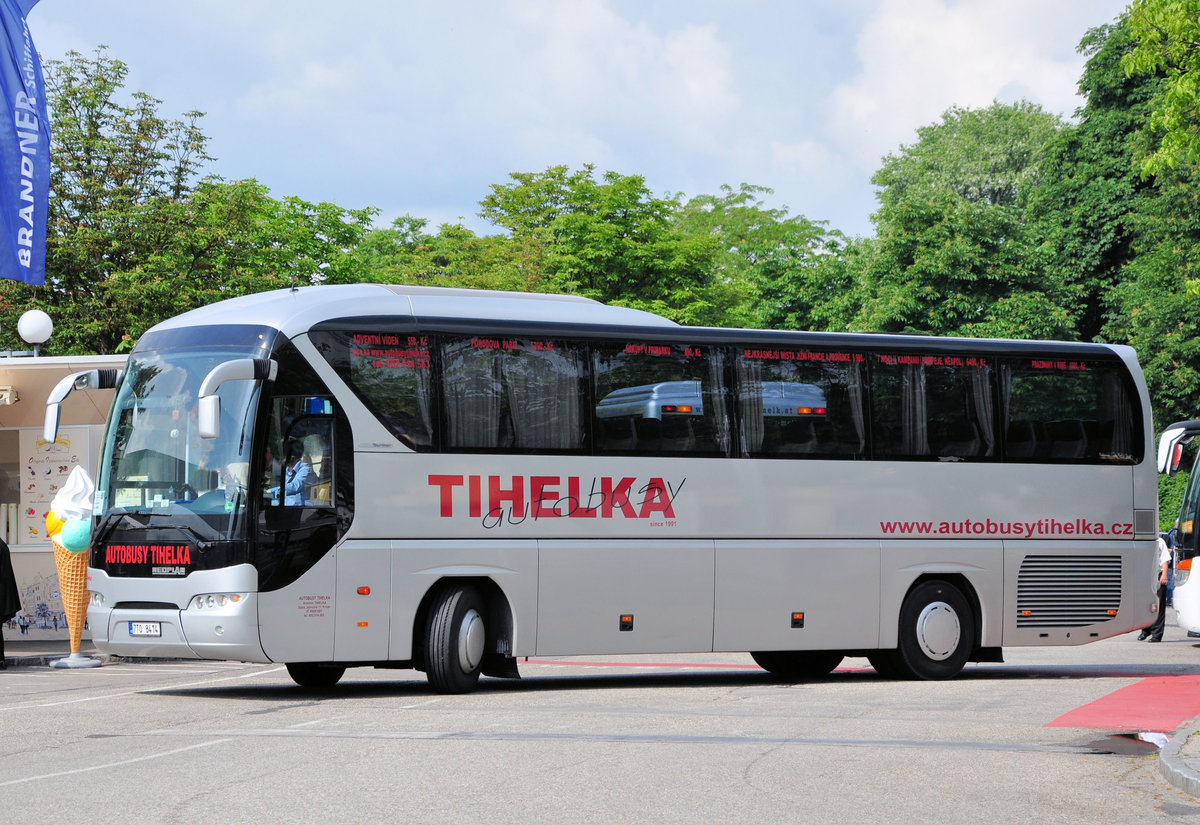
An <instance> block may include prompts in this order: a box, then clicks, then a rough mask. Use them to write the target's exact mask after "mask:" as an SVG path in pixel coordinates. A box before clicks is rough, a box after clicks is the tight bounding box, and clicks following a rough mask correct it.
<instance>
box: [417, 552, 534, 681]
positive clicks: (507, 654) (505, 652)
mask: <svg viewBox="0 0 1200 825" xmlns="http://www.w3.org/2000/svg"><path fill="white" fill-rule="evenodd" d="M466 586H473V587H475V588H476V589H478V590H479V592H480V594H481V595H482V596H483V600H484V604H485V605H486V606H487V609H486V612H485V615H484V622H485V625H484V627H485V629H486V631H487V641H486V647H485V649H484V660H483V672H484V673H485V674H487V675H489V676H515V675H516V673H515V664H512V662H513V660H512V650H513V636H514V629H515V622H514V620H513V610H512V604H511V603H510V602H509V599H508V595H507V594H505V592H504V589H503V588H502V587H500V585H498V584H497V583H496V582H495V580H494V579H491V578H489V577H488V576H442V577H441V578H439V579H438V580H437V581H435V582H434V583H433V584H431V585H430V586H429V587H428V588H427V589H426V590H425V595H424V596H422V597H421V601H420V603H419V604H418V605H417V611H416V613H415V614H414V616H413V623H412V663H413V667H414V668H415V669H416V670H423V669H424V661H425V624H426V622H428V620H429V613H430V611H431V610H432V609H433V603H434V600H435V598H436V597H437V596H438V594H439V593H441V592H443V591H444V590H446V589H447V588H450V587H466ZM510 666H511V670H512V671H513V672H511V673H510V672H508V671H509V669H510Z"/></svg>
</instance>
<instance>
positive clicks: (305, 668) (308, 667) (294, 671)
mask: <svg viewBox="0 0 1200 825" xmlns="http://www.w3.org/2000/svg"><path fill="white" fill-rule="evenodd" d="M287 672H288V676H291V677H292V681H293V682H295V683H296V684H298V685H299V686H300V687H306V688H331V687H333V686H334V685H336V684H337V683H338V680H339V679H341V678H342V674H344V673H345V672H346V668H344V667H338V666H335V665H323V664H320V663H317V662H289V663H288V666H287Z"/></svg>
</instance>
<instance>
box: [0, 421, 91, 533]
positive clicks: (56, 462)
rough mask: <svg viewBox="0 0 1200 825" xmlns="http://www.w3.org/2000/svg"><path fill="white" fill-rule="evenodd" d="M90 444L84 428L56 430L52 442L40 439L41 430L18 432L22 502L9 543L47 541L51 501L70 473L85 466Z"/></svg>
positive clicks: (86, 430) (60, 428) (11, 530)
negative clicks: (48, 513) (19, 433)
mask: <svg viewBox="0 0 1200 825" xmlns="http://www.w3.org/2000/svg"><path fill="white" fill-rule="evenodd" d="M89 442H90V438H89V434H88V428H87V427H59V429H58V438H57V439H55V441H54V442H53V443H51V442H48V441H46V440H45V439H44V438H42V431H41V430H21V441H20V448H21V452H20V456H21V458H20V460H21V503H20V507H19V510H18V513H17V518H16V520H15V522H16V523H15V530H13V529H11V528H10V530H9V541H14V540H15V541H16V542H17V543H18V544H31V543H38V542H45V541H49V540H50V538H49V536H47V535H46V513H47V512H48V511H49V510H50V502H51V501H53V500H54V496H55V494H56V493H58V491H59V490H61V489H62V487H63V485H65V484H66V483H67V476H69V475H70V474H71V470H73V469H74V468H75V467H76V466H79V465H83V466H84V467H85V468H86V467H87V456H88V454H89V453H88V450H89V449H90V447H89ZM11 524H12V519H11V517H10V525H11ZM14 532H15V535H14Z"/></svg>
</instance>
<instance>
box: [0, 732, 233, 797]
mask: <svg viewBox="0 0 1200 825" xmlns="http://www.w3.org/2000/svg"><path fill="white" fill-rule="evenodd" d="M229 741H230V740H229V739H213V740H212V741H211V742H201V743H199V744H197V745H188V746H187V747H184V748H176V749H175V750H171V751H163V752H161V753H148V754H146V755H145V756H138V757H136V758H134V759H122V760H121V761H119V762H107V763H105V764H103V765H89V766H87V767H86V768H75V769H74V770H69V771H57V772H55V773H43V774H39V775H38V776H26V777H25V778H23V779H9V780H8V781H7V782H0V788H4V787H7V786H9V785H20V784H22V783H24V782H37V781H38V780H40V779H57V778H58V777H60V776H73V775H75V774H79V773H90V772H91V771H103V770H108V769H109V768H120V767H122V766H124V765H133V764H136V763H138V762H145V761H147V760H149V759H162V758H163V757H164V756H174V755H175V754H177V753H183V752H185V751H192V750H195V749H196V748H207V747H208V746H209V745H220V744H221V743H222V742H229Z"/></svg>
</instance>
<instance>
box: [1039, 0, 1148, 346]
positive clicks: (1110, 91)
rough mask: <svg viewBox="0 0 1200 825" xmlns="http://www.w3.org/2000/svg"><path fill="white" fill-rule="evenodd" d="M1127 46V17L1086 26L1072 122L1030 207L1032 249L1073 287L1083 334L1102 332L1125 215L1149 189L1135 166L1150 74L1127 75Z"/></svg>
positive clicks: (1125, 231) (1122, 254) (1124, 239)
mask: <svg viewBox="0 0 1200 825" xmlns="http://www.w3.org/2000/svg"><path fill="white" fill-rule="evenodd" d="M1132 48H1133V41H1132V39H1131V37H1130V33H1129V25H1128V21H1126V20H1124V19H1121V20H1118V21H1117V22H1116V23H1114V24H1112V25H1106V26H1100V27H1098V28H1094V29H1091V30H1089V31H1088V32H1087V34H1086V35H1085V36H1084V37H1083V39H1082V41H1081V42H1080V45H1079V51H1080V52H1081V53H1082V54H1084V55H1087V58H1088V59H1087V62H1086V64H1085V66H1084V70H1083V75H1082V77H1081V78H1080V81H1079V92H1080V94H1081V95H1082V96H1083V97H1084V98H1085V103H1084V105H1083V106H1082V107H1081V108H1080V109H1079V110H1078V111H1077V112H1076V117H1077V119H1078V122H1077V124H1076V125H1074V126H1072V127H1069V128H1066V129H1064V130H1062V132H1060V133H1059V135H1058V137H1057V138H1056V139H1055V140H1054V141H1053V143H1052V145H1051V147H1050V151H1049V154H1048V155H1047V158H1046V160H1045V162H1044V164H1043V175H1042V178H1041V182H1040V183H1039V185H1038V186H1037V187H1036V188H1035V190H1034V192H1033V193H1032V196H1031V199H1030V205H1029V209H1028V215H1029V220H1030V222H1031V223H1033V224H1035V225H1036V228H1035V233H1036V235H1037V237H1038V240H1039V249H1038V254H1039V255H1041V256H1042V259H1043V260H1044V262H1045V267H1046V268H1047V270H1049V271H1052V272H1055V273H1057V274H1058V275H1059V276H1061V277H1062V279H1063V280H1064V281H1065V282H1066V284H1067V285H1068V287H1069V289H1070V290H1071V291H1072V293H1073V296H1074V297H1073V299H1072V303H1073V306H1074V312H1075V315H1076V329H1077V331H1078V335H1079V337H1080V338H1081V339H1082V340H1089V341H1090V340H1096V339H1099V338H1101V337H1102V331H1103V328H1104V324H1105V318H1106V314H1107V313H1108V311H1109V303H1110V291H1111V290H1112V288H1113V286H1114V285H1116V284H1118V283H1119V281H1120V279H1121V269H1122V267H1124V266H1125V264H1126V263H1127V262H1128V261H1129V260H1130V259H1131V257H1132V256H1133V250H1132V247H1131V227H1130V216H1131V215H1132V214H1134V213H1135V212H1136V211H1137V210H1138V208H1139V205H1138V204H1139V202H1140V200H1141V199H1143V198H1144V197H1147V196H1148V195H1150V194H1152V193H1150V192H1149V190H1150V188H1151V187H1150V184H1149V182H1147V181H1144V180H1142V179H1141V177H1140V176H1139V175H1138V174H1137V171H1136V170H1135V164H1134V156H1135V152H1136V149H1137V146H1138V144H1139V142H1140V138H1139V137H1138V130H1139V128H1140V126H1141V124H1142V122H1143V121H1144V119H1145V118H1146V117H1147V116H1148V112H1149V105H1150V100H1151V98H1152V97H1153V94H1154V86H1155V84H1154V82H1153V78H1149V77H1146V76H1139V77H1136V78H1130V77H1129V76H1127V75H1126V74H1125V72H1124V71H1122V69H1121V61H1122V60H1123V59H1124V56H1125V55H1127V54H1128V53H1129V52H1130V50H1131V49H1132Z"/></svg>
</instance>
